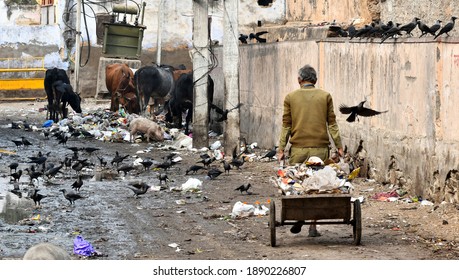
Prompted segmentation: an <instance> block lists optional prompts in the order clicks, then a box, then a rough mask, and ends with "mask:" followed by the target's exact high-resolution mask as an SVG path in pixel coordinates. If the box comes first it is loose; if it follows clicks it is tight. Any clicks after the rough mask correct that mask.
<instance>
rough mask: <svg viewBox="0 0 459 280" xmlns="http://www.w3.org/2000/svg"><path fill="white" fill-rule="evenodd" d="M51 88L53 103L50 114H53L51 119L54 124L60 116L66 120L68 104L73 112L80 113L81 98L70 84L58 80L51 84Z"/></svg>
mask: <svg viewBox="0 0 459 280" xmlns="http://www.w3.org/2000/svg"><path fill="white" fill-rule="evenodd" d="M52 88H53V103H52V106H51V108H52V109H51V110H50V112H53V114H52V115H51V118H52V120H53V121H54V122H57V121H59V115H62V118H63V119H65V118H67V115H68V110H67V104H70V106H71V107H72V109H73V110H74V111H75V112H77V113H81V98H80V96H79V95H78V94H76V93H75V92H74V91H73V88H72V86H71V85H70V84H67V83H64V82H63V81H60V80H58V81H55V82H54V83H53V85H52Z"/></svg>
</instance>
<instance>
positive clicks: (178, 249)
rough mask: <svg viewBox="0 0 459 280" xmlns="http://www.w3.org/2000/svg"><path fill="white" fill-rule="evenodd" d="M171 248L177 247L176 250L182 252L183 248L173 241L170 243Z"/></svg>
mask: <svg viewBox="0 0 459 280" xmlns="http://www.w3.org/2000/svg"><path fill="white" fill-rule="evenodd" d="M168 246H169V247H171V248H175V252H180V251H181V250H182V249H180V247H179V245H178V244H177V243H171V244H169V245H168Z"/></svg>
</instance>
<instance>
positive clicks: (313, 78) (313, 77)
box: [298, 64, 317, 84]
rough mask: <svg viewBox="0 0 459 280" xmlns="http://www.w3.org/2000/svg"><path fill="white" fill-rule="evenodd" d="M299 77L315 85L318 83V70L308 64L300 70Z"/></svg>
mask: <svg viewBox="0 0 459 280" xmlns="http://www.w3.org/2000/svg"><path fill="white" fill-rule="evenodd" d="M298 77H299V78H300V79H301V80H303V81H305V82H311V83H313V84H316V82H317V73H316V70H315V69H314V68H313V67H312V66H311V65H309V64H306V65H305V66H303V67H301V68H300V70H298Z"/></svg>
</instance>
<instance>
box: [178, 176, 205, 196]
mask: <svg viewBox="0 0 459 280" xmlns="http://www.w3.org/2000/svg"><path fill="white" fill-rule="evenodd" d="M201 186H202V181H201V180H199V179H196V178H189V179H188V181H186V182H185V183H183V184H182V192H184V193H185V192H198V191H200V190H201V188H200V187H201Z"/></svg>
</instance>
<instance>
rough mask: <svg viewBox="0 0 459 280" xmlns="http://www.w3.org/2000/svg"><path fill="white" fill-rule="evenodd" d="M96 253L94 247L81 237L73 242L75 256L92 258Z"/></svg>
mask: <svg viewBox="0 0 459 280" xmlns="http://www.w3.org/2000/svg"><path fill="white" fill-rule="evenodd" d="M94 252H95V250H94V248H93V247H92V245H91V244H90V243H89V242H88V241H86V240H84V238H83V237H82V236H81V235H78V236H77V237H75V239H74V240H73V253H74V254H77V255H83V256H92V255H93V253H94Z"/></svg>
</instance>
